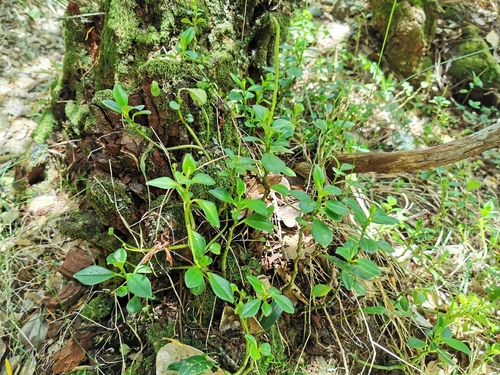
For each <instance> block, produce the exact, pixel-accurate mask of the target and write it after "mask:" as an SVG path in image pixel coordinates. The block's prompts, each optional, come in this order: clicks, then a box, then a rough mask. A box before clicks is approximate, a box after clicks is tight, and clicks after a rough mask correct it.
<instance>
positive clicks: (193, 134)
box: [177, 102, 212, 160]
mask: <svg viewBox="0 0 500 375" xmlns="http://www.w3.org/2000/svg"><path fill="white" fill-rule="evenodd" d="M181 103H182V102H181ZM177 114H178V115H179V119H180V120H181V122H182V124H183V125H184V126H185V127H186V129H187V130H188V132H189V134H191V137H193V139H194V141H195V142H196V144H197V145H198V147H199V148H200V150H201V151H202V152H203V153H204V154H205V157H206V158H207V159H208V160H212V159H211V158H210V155H208V152H207V151H206V150H205V149H204V148H203V146H202V144H201V142H200V140H199V139H198V137H197V136H196V134H195V132H194V131H193V129H192V128H191V126H189V124H188V122H187V121H186V120H185V119H184V116H182V112H181V110H180V109H179V110H177Z"/></svg>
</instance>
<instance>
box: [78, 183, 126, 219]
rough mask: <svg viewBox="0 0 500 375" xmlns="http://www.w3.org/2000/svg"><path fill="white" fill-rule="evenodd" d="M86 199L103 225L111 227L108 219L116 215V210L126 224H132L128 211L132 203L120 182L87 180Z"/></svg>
mask: <svg viewBox="0 0 500 375" xmlns="http://www.w3.org/2000/svg"><path fill="white" fill-rule="evenodd" d="M87 198H88V199H89V203H90V205H91V206H92V208H93V209H94V210H95V212H96V213H97V215H98V216H99V218H100V219H101V222H102V223H103V224H104V225H108V226H109V225H111V222H110V220H109V217H113V216H115V215H116V210H117V208H118V209H120V213H121V215H122V216H123V219H124V220H125V221H126V222H127V223H131V222H133V218H132V213H131V211H130V210H129V209H128V207H131V206H132V201H131V199H130V197H129V196H128V194H127V187H126V186H125V184H123V183H122V182H121V181H119V180H117V179H114V180H113V181H112V180H111V178H108V179H104V180H101V179H99V178H97V177H94V178H93V179H91V180H89V188H88V190H87ZM115 200H116V201H115Z"/></svg>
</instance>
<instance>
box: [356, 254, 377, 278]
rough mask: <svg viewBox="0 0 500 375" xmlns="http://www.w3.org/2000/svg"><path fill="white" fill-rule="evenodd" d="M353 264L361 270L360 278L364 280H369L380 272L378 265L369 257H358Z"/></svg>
mask: <svg viewBox="0 0 500 375" xmlns="http://www.w3.org/2000/svg"><path fill="white" fill-rule="evenodd" d="M353 265H354V267H358V268H359V269H360V270H361V271H362V272H363V277H361V278H362V279H364V280H370V279H372V278H374V277H378V276H380V275H381V274H382V272H380V269H379V268H378V266H377V265H376V264H375V263H374V262H373V261H371V260H370V259H366V258H358V259H356V260H355V261H354V264H353Z"/></svg>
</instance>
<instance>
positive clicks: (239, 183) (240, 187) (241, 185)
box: [236, 178, 245, 197]
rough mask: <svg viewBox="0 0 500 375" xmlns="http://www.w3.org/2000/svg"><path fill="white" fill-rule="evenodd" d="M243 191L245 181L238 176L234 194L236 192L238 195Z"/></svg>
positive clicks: (241, 194)
mask: <svg viewBox="0 0 500 375" xmlns="http://www.w3.org/2000/svg"><path fill="white" fill-rule="evenodd" d="M244 193H245V183H244V182H243V180H242V179H241V178H238V180H237V181H236V194H238V197H241V196H243V194H244Z"/></svg>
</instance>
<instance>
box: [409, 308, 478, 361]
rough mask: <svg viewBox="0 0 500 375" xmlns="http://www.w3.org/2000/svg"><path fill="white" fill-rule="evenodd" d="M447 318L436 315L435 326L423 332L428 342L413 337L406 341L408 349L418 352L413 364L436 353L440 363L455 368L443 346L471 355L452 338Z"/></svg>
mask: <svg viewBox="0 0 500 375" xmlns="http://www.w3.org/2000/svg"><path fill="white" fill-rule="evenodd" d="M448 318H449V315H443V314H438V316H437V322H436V325H435V326H433V327H432V329H427V330H425V333H426V335H427V337H428V339H429V341H428V342H425V341H423V340H421V339H418V338H415V337H410V338H409V339H408V341H407V345H408V346H409V347H410V348H413V349H417V350H419V351H420V353H419V355H418V357H417V358H416V359H415V363H418V362H419V361H420V359H421V358H424V357H425V356H427V355H428V354H429V353H437V355H438V356H439V358H440V359H441V360H442V361H444V362H445V363H447V364H448V365H450V366H455V364H454V362H453V360H452V358H451V357H450V355H449V354H448V353H447V352H446V350H445V348H444V345H447V346H449V347H450V348H453V349H456V350H458V351H460V352H462V353H465V354H466V355H468V356H470V355H471V351H470V349H469V347H468V346H467V345H465V344H464V343H463V342H462V341H460V340H457V339H455V338H453V337H452V335H453V333H452V331H451V329H450V327H449V324H450V321H449V320H448Z"/></svg>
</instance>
